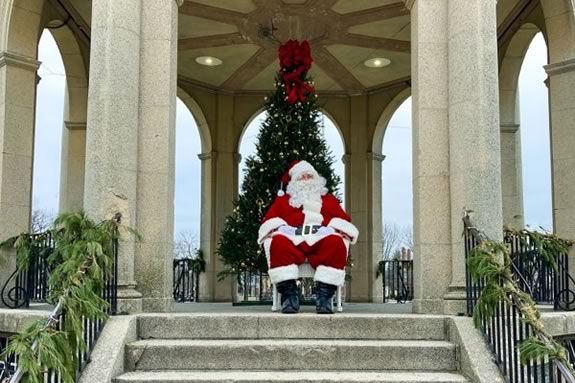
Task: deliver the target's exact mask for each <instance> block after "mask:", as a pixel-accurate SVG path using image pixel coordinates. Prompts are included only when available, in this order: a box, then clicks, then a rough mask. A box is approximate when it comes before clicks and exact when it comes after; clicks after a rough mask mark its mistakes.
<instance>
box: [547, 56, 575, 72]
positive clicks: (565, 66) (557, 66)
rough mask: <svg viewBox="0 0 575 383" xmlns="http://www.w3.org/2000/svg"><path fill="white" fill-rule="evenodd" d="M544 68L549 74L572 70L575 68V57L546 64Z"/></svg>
mask: <svg viewBox="0 0 575 383" xmlns="http://www.w3.org/2000/svg"><path fill="white" fill-rule="evenodd" d="M543 68H545V72H547V75H549V76H554V75H556V74H561V73H567V72H571V71H574V70H575V58H573V59H569V60H565V61H560V62H558V63H553V64H549V65H545V66H544V67H543Z"/></svg>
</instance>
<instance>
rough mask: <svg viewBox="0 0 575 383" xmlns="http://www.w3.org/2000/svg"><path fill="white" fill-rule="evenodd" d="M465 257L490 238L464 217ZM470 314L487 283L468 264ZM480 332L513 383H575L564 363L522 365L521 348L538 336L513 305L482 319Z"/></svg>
mask: <svg viewBox="0 0 575 383" xmlns="http://www.w3.org/2000/svg"><path fill="white" fill-rule="evenodd" d="M464 239H465V257H466V261H467V260H468V258H469V256H470V254H471V251H472V250H473V248H474V247H476V246H478V245H479V244H480V243H481V242H483V241H485V240H487V237H486V236H485V235H484V234H483V233H481V232H480V231H479V230H477V228H475V227H474V226H473V225H472V224H471V221H470V220H469V217H468V216H465V217H464ZM466 284H467V313H468V315H470V316H471V315H472V314H473V310H474V309H475V306H476V304H477V300H478V299H479V296H480V294H481V292H482V290H483V288H484V287H485V281H484V280H479V281H473V280H472V278H471V274H470V272H469V269H468V267H467V262H466ZM480 323H481V326H480V329H481V331H482V332H483V335H484V337H485V339H486V341H487V343H488V344H489V347H490V349H491V351H492V352H493V354H494V356H495V362H496V363H497V365H498V366H499V369H500V370H501V372H502V373H503V375H504V376H505V379H506V381H507V382H509V383H564V382H567V383H574V382H575V377H573V375H571V373H570V372H569V370H568V369H567V367H566V366H565V365H563V364H562V363H560V362H558V361H556V360H553V361H550V360H549V359H548V358H547V357H545V358H540V359H535V360H532V361H530V362H529V363H527V364H522V363H521V362H520V355H519V348H518V345H519V344H520V343H521V342H523V341H524V340H526V339H528V338H529V337H531V336H532V335H533V334H534V331H533V328H532V326H531V325H530V324H529V323H528V322H526V321H525V320H524V316H523V314H522V313H521V312H520V311H519V309H518V308H517V306H516V305H515V304H514V303H513V301H512V300H511V297H510V302H501V303H499V304H498V305H497V308H496V310H495V312H494V313H493V315H492V316H490V317H481V318H480Z"/></svg>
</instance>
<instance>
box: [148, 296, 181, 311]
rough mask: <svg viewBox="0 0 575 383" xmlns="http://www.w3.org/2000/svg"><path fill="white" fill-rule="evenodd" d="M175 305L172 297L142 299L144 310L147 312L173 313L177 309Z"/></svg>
mask: <svg viewBox="0 0 575 383" xmlns="http://www.w3.org/2000/svg"><path fill="white" fill-rule="evenodd" d="M174 305H175V302H174V299H173V298H172V297H169V298H143V299H142V311H143V312H145V313H171V312H174V311H175V306H174Z"/></svg>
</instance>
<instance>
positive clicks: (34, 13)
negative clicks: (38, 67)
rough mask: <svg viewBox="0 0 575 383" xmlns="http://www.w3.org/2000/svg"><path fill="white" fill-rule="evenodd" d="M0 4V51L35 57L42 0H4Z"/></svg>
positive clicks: (39, 32)
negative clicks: (0, 27)
mask: <svg viewBox="0 0 575 383" xmlns="http://www.w3.org/2000/svg"><path fill="white" fill-rule="evenodd" d="M3 3H4V4H3V5H0V20H1V21H2V24H0V25H2V29H0V51H5V52H10V53H13V54H17V55H21V56H25V57H27V58H36V54H37V51H38V40H39V38H40V34H41V32H42V20H41V19H42V11H43V9H44V0H38V1H25V0H5V1H4V2H3Z"/></svg>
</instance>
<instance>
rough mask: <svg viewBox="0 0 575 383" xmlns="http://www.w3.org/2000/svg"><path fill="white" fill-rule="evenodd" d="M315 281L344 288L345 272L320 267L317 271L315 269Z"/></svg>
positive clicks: (333, 268) (328, 267)
mask: <svg viewBox="0 0 575 383" xmlns="http://www.w3.org/2000/svg"><path fill="white" fill-rule="evenodd" d="M313 280H314V281H316V282H323V283H327V284H330V285H334V286H343V284H344V283H345V270H341V269H336V268H335V267H330V266H324V265H319V266H318V267H317V269H315V274H314V276H313Z"/></svg>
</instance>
